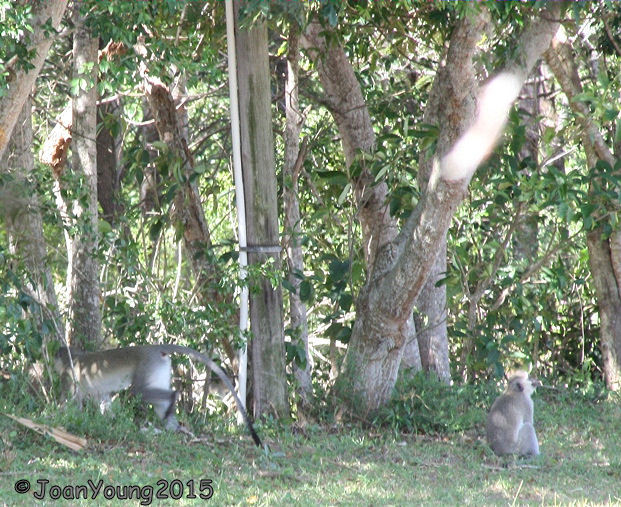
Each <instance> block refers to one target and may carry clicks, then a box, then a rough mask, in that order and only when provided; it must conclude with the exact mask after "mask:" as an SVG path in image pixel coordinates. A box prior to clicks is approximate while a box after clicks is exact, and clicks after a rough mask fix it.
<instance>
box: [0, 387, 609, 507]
mask: <svg viewBox="0 0 621 507" xmlns="http://www.w3.org/2000/svg"><path fill="white" fill-rule="evenodd" d="M432 403H433V401H432V400H429V399H426V400H425V404H426V405H427V406H430V407H431V404H432ZM474 410H475V412H476V413H478V416H477V417H478V419H477V417H472V416H469V417H468V420H472V425H471V427H470V428H467V429H463V430H461V431H453V432H444V433H442V432H436V433H433V434H430V433H427V434H398V433H396V432H395V430H394V429H391V427H384V428H379V429H378V428H374V429H368V428H367V429H363V428H360V427H350V426H328V425H326V426H312V427H307V428H305V429H304V430H303V431H299V430H298V431H294V430H293V429H291V428H285V429H282V428H281V429H278V428H274V427H262V428H259V430H260V432H261V434H262V436H263V437H264V440H265V441H266V442H267V443H268V445H269V447H270V450H269V451H267V452H266V451H261V450H258V449H257V448H256V447H254V446H253V444H252V441H251V439H250V438H249V437H248V435H247V434H246V433H244V432H243V431H242V429H241V428H240V429H239V430H234V431H233V432H228V431H227V430H226V428H224V427H223V423H222V422H221V421H219V422H216V423H215V424H214V425H213V426H206V427H204V428H203V432H204V434H203V435H201V437H203V438H204V440H201V441H192V440H191V439H189V438H188V437H186V436H184V435H181V434H170V433H161V434H155V435H154V434H152V433H149V432H140V431H137V430H135V429H132V428H133V425H132V424H130V423H128V422H127V414H126V413H124V412H123V411H122V415H121V414H117V416H116V417H106V416H100V415H99V414H97V413H93V412H89V413H87V414H85V415H84V419H85V420H88V421H90V424H91V426H92V428H93V431H92V432H89V430H88V427H89V424H85V423H84V422H83V421H81V420H80V417H76V414H75V413H74V412H72V410H71V409H67V410H64V411H61V412H56V413H50V414H47V413H46V414H43V415H40V416H37V415H34V414H30V415H28V414H26V413H23V414H20V415H23V416H25V417H29V416H30V417H32V418H33V419H36V420H37V421H38V422H42V423H47V424H58V425H60V424H64V425H65V426H67V429H68V430H70V431H71V430H73V431H75V432H76V433H77V432H79V434H81V435H85V436H87V437H88V438H89V449H88V450H86V451H83V452H79V453H74V452H71V451H69V450H67V449H65V448H64V447H62V446H60V445H58V444H56V443H54V442H53V441H51V439H49V438H47V437H43V436H40V435H37V434H34V433H33V432H31V431H30V430H27V429H25V428H22V427H20V426H19V425H17V424H16V423H14V422H13V421H11V420H10V419H8V418H5V417H2V418H0V504H2V503H3V502H4V503H6V504H7V505H18V504H32V503H33V500H34V498H33V497H32V496H31V494H26V495H23V496H22V495H18V494H17V493H15V491H14V484H15V482H16V481H17V480H18V479H23V478H25V479H28V480H29V481H31V483H32V484H33V486H35V487H36V481H37V480H38V479H47V480H49V484H50V485H52V484H56V485H61V486H64V485H71V484H72V485H76V484H77V485H79V484H87V481H88V480H91V481H93V482H97V481H98V480H99V479H102V480H103V482H104V485H114V486H118V485H130V484H131V485H138V486H147V485H151V486H153V487H154V488H155V487H156V482H157V481H158V480H159V479H165V480H167V481H169V482H170V481H173V480H179V481H181V483H183V484H184V490H183V495H182V497H181V498H180V499H179V500H173V499H169V500H168V501H165V502H164V504H168V505H186V504H190V503H194V502H198V500H191V499H188V498H187V496H188V488H187V485H186V484H187V482H188V481H191V480H193V481H194V486H195V494H198V493H199V491H198V488H199V482H200V480H201V479H211V480H212V481H213V482H212V486H213V490H214V493H213V498H212V499H211V500H210V502H211V503H213V504H214V505H355V506H366V505H417V504H425V505H462V504H475V505H604V504H606V505H609V504H613V505H615V504H616V505H621V401H620V399H619V397H618V396H604V399H599V400H597V399H594V397H593V396H590V397H581V396H579V395H572V396H568V395H566V394H563V393H561V392H558V391H542V392H541V393H538V394H537V395H536V396H535V418H536V421H535V425H536V428H537V431H538V435H539V439H540V444H541V452H542V455H541V456H540V457H538V458H536V459H532V460H519V459H509V460H503V459H499V458H497V457H495V456H494V455H493V454H492V453H491V451H490V450H489V449H488V448H487V446H486V444H485V441H484V440H483V430H482V425H481V423H482V421H484V418H485V410H484V409H483V408H478V407H475V409H474ZM3 411H8V410H7V407H6V406H5V407H3ZM130 422H131V421H130ZM114 435H118V436H117V437H114ZM101 498H102V497H101V494H100V497H99V499H100V500H101ZM46 503H47V504H53V505H57V504H63V502H62V501H58V502H52V501H51V500H50V499H49V498H47V501H46ZM97 503H99V502H97ZM154 503H156V504H159V503H162V502H161V501H160V500H156V499H154ZM64 504H67V505H68V504H71V505H94V504H95V502H93V501H92V500H81V501H80V502H75V501H71V502H64ZM107 504H108V505H136V504H138V502H135V501H133V502H128V501H127V500H115V501H111V502H108V503H107Z"/></svg>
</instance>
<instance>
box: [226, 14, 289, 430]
mask: <svg viewBox="0 0 621 507" xmlns="http://www.w3.org/2000/svg"><path fill="white" fill-rule="evenodd" d="M239 6H240V2H235V12H236V13H237V12H239ZM236 17H237V16H236ZM235 32H236V33H235V36H236V39H237V69H238V83H239V92H238V93H239V112H240V117H241V150H242V153H241V156H242V171H243V178H244V193H245V200H246V227H247V240H248V258H249V262H250V265H251V266H252V265H261V264H263V263H265V262H266V261H269V260H270V259H273V260H274V262H275V265H276V266H278V265H279V263H280V256H279V251H280V248H279V245H280V241H279V231H278V207H277V191H276V172H275V168H274V140H273V136H272V113H271V92H270V75H269V61H268V47H267V25H266V24H265V22H263V21H255V22H254V23H253V24H252V27H251V28H249V29H241V28H240V27H239V24H238V23H236V26H235ZM256 284H257V290H251V291H250V324H251V330H252V346H251V351H252V356H251V360H252V379H253V390H254V391H253V392H254V400H253V401H254V415H255V417H258V416H259V415H262V414H273V415H274V416H276V417H279V418H285V417H288V416H289V405H288V401H287V384H286V373H285V343H284V333H283V315H282V289H281V286H280V284H278V285H277V286H275V287H274V286H272V283H271V281H270V280H268V279H267V278H261V279H260V280H257V282H256Z"/></svg>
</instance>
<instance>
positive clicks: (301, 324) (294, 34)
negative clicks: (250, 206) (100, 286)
mask: <svg viewBox="0 0 621 507" xmlns="http://www.w3.org/2000/svg"><path fill="white" fill-rule="evenodd" d="M299 38H300V35H299V29H298V27H297V26H292V27H291V29H290V32H289V41H288V46H289V47H288V52H287V81H286V83H285V110H286V111H285V114H286V126H285V160H284V167H283V171H284V175H285V184H284V185H283V194H284V195H283V201H284V222H285V223H284V231H285V237H284V238H283V243H284V245H285V246H286V248H287V270H288V274H287V279H288V281H289V284H290V285H291V287H293V290H294V291H293V292H289V315H290V320H291V323H290V326H291V329H292V332H293V333H292V336H291V343H292V345H294V346H296V347H298V348H300V349H301V350H303V351H304V357H305V364H304V366H299V365H298V364H297V362H294V364H293V374H294V376H295V379H296V381H297V384H298V385H297V392H298V395H299V397H300V400H301V403H300V405H301V406H302V407H305V406H308V405H309V404H310V402H311V398H312V395H313V385H312V382H311V366H312V360H311V356H310V354H309V350H308V319H307V316H306V305H305V304H304V303H303V302H302V300H301V299H300V284H301V283H302V280H301V278H300V274H303V273H304V252H303V251H302V245H301V242H300V238H301V236H302V230H301V227H300V202H299V200H298V192H299V185H298V178H299V176H300V171H301V169H302V164H303V162H304V156H305V153H304V152H305V150H306V148H305V146H304V148H303V149H302V150H300V132H301V130H302V125H303V124H304V116H303V114H302V112H301V111H300V104H299V101H298V75H299V59H300V47H299Z"/></svg>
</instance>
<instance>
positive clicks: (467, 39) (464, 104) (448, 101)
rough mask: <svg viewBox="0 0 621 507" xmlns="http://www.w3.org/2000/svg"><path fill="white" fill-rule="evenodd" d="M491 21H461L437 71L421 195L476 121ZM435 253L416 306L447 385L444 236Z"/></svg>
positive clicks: (424, 351)
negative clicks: (431, 142) (435, 132)
mask: <svg viewBox="0 0 621 507" xmlns="http://www.w3.org/2000/svg"><path fill="white" fill-rule="evenodd" d="M487 22H488V16H487V11H485V10H481V11H480V12H479V13H478V14H477V15H476V16H474V15H472V16H467V17H465V18H463V19H461V20H459V21H458V22H457V24H456V26H455V28H454V30H453V33H452V35H451V40H450V44H449V48H448V52H447V55H446V63H445V65H444V66H443V67H442V68H441V69H440V70H438V72H437V74H436V76H435V79H434V81H433V85H432V87H431V93H430V95H429V102H428V104H427V107H426V108H425V116H424V118H423V121H424V122H425V123H427V124H433V125H437V126H438V128H439V136H438V141H437V144H436V146H437V148H436V153H435V155H434V157H429V155H428V154H427V153H425V152H423V153H421V155H420V158H419V171H418V184H419V186H420V188H421V191H423V192H424V191H425V188H426V187H427V184H428V182H429V178H430V176H431V172H432V167H433V164H434V163H437V160H438V159H440V158H441V157H443V156H444V155H445V154H446V153H448V151H449V149H450V148H451V147H452V146H453V145H454V144H455V141H457V139H458V138H459V137H460V136H461V135H462V134H463V133H464V132H465V130H466V128H467V127H468V126H469V125H470V124H471V123H472V121H473V119H474V110H475V106H476V92H477V88H478V84H477V81H476V78H475V69H474V62H473V57H474V56H475V54H476V52H477V43H478V42H479V40H480V39H481V34H482V32H483V29H484V27H485V25H486V24H487ZM437 252H438V253H437V257H436V259H435V262H434V265H433V267H432V269H431V272H430V273H429V278H428V279H427V282H426V283H425V286H424V287H423V290H422V291H421V294H420V296H419V297H418V300H417V302H416V310H417V311H418V314H419V317H420V320H421V324H420V325H419V326H418V335H417V337H418V348H419V350H420V358H421V362H422V365H423V368H424V369H425V370H426V371H433V372H435V374H436V375H437V376H438V378H440V379H441V380H443V381H444V382H447V383H448V382H449V381H450V379H451V368H450V361H449V350H448V345H449V343H448V331H447V308H446V285H444V284H439V285H438V282H439V281H441V280H442V279H444V278H445V277H446V269H447V264H446V237H444V238H443V239H442V241H441V242H440V244H439V245H438V249H437ZM418 320H419V319H417V321H418Z"/></svg>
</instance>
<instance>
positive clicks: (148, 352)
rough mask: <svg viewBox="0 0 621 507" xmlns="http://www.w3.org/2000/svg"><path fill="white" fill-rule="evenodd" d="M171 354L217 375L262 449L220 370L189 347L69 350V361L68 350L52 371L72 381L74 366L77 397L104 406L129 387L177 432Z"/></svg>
mask: <svg viewBox="0 0 621 507" xmlns="http://www.w3.org/2000/svg"><path fill="white" fill-rule="evenodd" d="M173 353H177V354H185V355H187V356H190V357H192V358H194V359H196V360H198V361H200V362H202V363H203V364H205V365H207V366H208V367H209V368H210V369H211V370H212V371H213V372H214V373H215V374H216V375H218V377H219V378H220V380H222V382H223V383H224V384H225V385H226V387H227V388H228V389H229V391H231V394H232V395H233V398H235V402H236V403H237V408H238V409H239V412H240V413H241V415H242V417H243V418H244V421H245V423H246V425H247V426H248V430H249V431H250V435H252V439H253V440H254V443H255V444H257V446H259V447H261V445H262V444H261V439H260V438H259V436H258V435H257V433H256V431H255V430H254V427H253V426H252V423H251V422H250V420H249V419H248V414H247V413H246V410H245V409H244V405H243V403H242V402H241V400H240V399H239V397H238V396H237V393H236V392H235V389H234V388H233V384H232V383H231V381H230V380H229V378H228V377H227V376H226V374H225V373H224V372H223V371H222V368H220V367H219V366H218V365H217V364H216V363H214V362H213V361H212V360H211V359H210V358H209V357H207V356H205V355H204V354H201V353H200V352H197V351H196V350H194V349H191V348H189V347H183V346H181V345H142V346H136V347H126V348H120V349H112V350H102V351H101V352H74V351H73V350H71V359H70V358H69V354H68V350H67V348H66V347H62V348H61V349H60V350H59V351H58V354H57V355H56V361H55V368H56V371H58V372H59V373H60V374H61V375H66V376H68V377H69V378H71V376H72V372H71V362H73V371H74V372H75V381H76V382H77V384H78V386H77V387H78V389H77V394H78V396H79V397H81V396H82V395H86V396H89V397H91V398H94V399H96V400H98V401H100V402H101V403H104V404H105V403H107V402H109V400H110V397H111V395H112V394H113V393H116V392H118V391H121V390H123V389H127V388H128V387H129V389H130V391H131V392H132V393H134V394H140V395H141V396H142V399H143V400H144V401H146V402H148V403H151V404H152V405H153V408H154V409H155V413H156V414H157V415H158V417H159V418H160V419H162V420H163V421H164V422H165V424H166V428H167V429H172V430H176V429H178V428H179V423H178V422H177V419H176V418H175V402H176V401H177V392H176V391H174V390H172V389H171V387H170V380H171V361H170V354H173Z"/></svg>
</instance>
